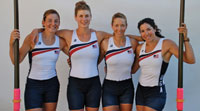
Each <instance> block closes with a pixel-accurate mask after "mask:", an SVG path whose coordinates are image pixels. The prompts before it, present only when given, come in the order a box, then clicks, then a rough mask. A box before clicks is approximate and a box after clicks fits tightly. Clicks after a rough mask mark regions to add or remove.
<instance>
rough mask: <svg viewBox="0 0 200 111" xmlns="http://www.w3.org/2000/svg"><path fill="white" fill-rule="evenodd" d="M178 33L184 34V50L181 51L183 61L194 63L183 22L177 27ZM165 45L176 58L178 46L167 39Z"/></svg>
mask: <svg viewBox="0 0 200 111" xmlns="http://www.w3.org/2000/svg"><path fill="white" fill-rule="evenodd" d="M178 30H179V33H183V35H184V46H185V51H183V61H184V62H186V63H188V64H194V63H195V56H194V52H193V48H192V45H191V44H190V42H189V41H188V40H189V38H188V37H187V28H186V25H185V24H182V27H179V28H178ZM166 45H167V46H169V47H170V48H169V51H170V53H171V54H173V55H174V56H176V58H178V53H179V51H178V46H177V45H176V44H175V43H174V42H173V41H170V40H168V41H167V43H166Z"/></svg>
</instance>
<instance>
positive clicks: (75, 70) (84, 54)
mask: <svg viewBox="0 0 200 111" xmlns="http://www.w3.org/2000/svg"><path fill="white" fill-rule="evenodd" d="M69 56H70V60H71V69H70V76H72V77H76V78H91V77H95V76H97V75H98V74H99V73H98V67H97V65H98V57H99V45H98V42H97V37H96V33H95V32H91V38H90V40H89V41H88V42H82V41H80V40H79V38H78V35H77V33H76V30H74V31H73V35H72V41H71V46H70V49H69Z"/></svg>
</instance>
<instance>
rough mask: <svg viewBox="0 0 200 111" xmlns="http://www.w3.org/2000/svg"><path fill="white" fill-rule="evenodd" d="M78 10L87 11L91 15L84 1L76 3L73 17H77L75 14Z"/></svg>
mask: <svg viewBox="0 0 200 111" xmlns="http://www.w3.org/2000/svg"><path fill="white" fill-rule="evenodd" d="M79 10H88V11H89V12H90V15H92V14H91V10H90V7H89V5H88V4H87V3H86V2H85V1H79V2H77V3H76V5H75V11H74V12H75V16H77V13H78V11H79Z"/></svg>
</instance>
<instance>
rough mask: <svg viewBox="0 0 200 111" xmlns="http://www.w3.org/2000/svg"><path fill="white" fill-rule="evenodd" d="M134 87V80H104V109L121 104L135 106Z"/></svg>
mask: <svg viewBox="0 0 200 111" xmlns="http://www.w3.org/2000/svg"><path fill="white" fill-rule="evenodd" d="M133 99H134V86H133V82H132V79H128V80H124V81H111V80H106V79H105V80H104V83H103V95H102V105H103V107H107V106H111V105H120V104H133Z"/></svg>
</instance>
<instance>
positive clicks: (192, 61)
mask: <svg viewBox="0 0 200 111" xmlns="http://www.w3.org/2000/svg"><path fill="white" fill-rule="evenodd" d="M186 63H188V64H195V63H196V60H195V58H194V59H191V60H188V61H187V62H186Z"/></svg>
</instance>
